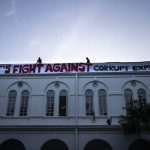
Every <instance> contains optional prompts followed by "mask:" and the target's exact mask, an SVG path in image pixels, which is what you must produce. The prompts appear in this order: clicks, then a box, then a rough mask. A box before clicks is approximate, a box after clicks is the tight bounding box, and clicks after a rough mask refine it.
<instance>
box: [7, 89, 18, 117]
mask: <svg viewBox="0 0 150 150" xmlns="http://www.w3.org/2000/svg"><path fill="white" fill-rule="evenodd" d="M16 98H17V92H16V91H15V90H12V91H10V92H9V94H8V105H7V116H13V115H14V112H15V104H16Z"/></svg>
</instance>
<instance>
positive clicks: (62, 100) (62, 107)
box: [59, 90, 68, 116]
mask: <svg viewBox="0 0 150 150" xmlns="http://www.w3.org/2000/svg"><path fill="white" fill-rule="evenodd" d="M67 99H68V93H67V91H66V90H61V91H60V94H59V116H66V115H67Z"/></svg>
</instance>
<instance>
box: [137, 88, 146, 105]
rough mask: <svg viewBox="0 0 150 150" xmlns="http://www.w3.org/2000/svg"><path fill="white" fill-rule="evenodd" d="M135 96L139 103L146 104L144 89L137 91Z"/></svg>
mask: <svg viewBox="0 0 150 150" xmlns="http://www.w3.org/2000/svg"><path fill="white" fill-rule="evenodd" d="M137 95H138V100H139V102H141V103H146V92H145V90H144V89H138V91H137Z"/></svg>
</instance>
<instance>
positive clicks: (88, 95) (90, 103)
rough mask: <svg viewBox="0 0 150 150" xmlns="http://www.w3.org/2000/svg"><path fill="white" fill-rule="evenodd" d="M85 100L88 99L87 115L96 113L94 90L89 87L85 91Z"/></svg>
mask: <svg viewBox="0 0 150 150" xmlns="http://www.w3.org/2000/svg"><path fill="white" fill-rule="evenodd" d="M85 100H86V115H87V116H91V115H94V111H93V91H92V90H90V89H88V90H86V91H85Z"/></svg>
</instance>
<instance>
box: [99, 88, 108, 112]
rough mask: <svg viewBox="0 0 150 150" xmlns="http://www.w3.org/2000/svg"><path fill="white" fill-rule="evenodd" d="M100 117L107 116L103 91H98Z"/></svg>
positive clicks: (105, 95)
mask: <svg viewBox="0 0 150 150" xmlns="http://www.w3.org/2000/svg"><path fill="white" fill-rule="evenodd" d="M98 97H99V109H100V115H107V102H106V98H107V92H106V90H104V89H101V90H99V91H98Z"/></svg>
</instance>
